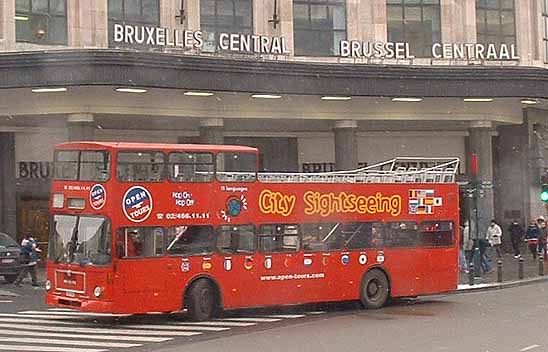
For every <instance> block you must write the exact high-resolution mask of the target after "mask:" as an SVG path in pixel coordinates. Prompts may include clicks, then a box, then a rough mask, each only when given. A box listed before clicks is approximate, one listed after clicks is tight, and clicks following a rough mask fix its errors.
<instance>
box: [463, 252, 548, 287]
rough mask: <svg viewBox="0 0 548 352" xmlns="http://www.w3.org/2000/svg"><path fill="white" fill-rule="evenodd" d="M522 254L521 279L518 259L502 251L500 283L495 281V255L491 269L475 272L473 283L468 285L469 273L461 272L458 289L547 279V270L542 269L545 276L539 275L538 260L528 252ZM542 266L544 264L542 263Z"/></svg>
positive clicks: (496, 277) (496, 276)
mask: <svg viewBox="0 0 548 352" xmlns="http://www.w3.org/2000/svg"><path fill="white" fill-rule="evenodd" d="M522 256H523V259H524V260H523V280H519V275H518V270H519V259H515V258H514V256H513V255H512V254H509V253H504V254H503V255H502V258H501V260H502V284H503V285H500V283H498V282H497V279H498V275H497V258H496V255H495V256H494V258H493V259H492V267H493V269H494V270H493V271H492V272H491V273H489V274H482V275H479V274H476V275H475V276H476V277H475V278H474V285H472V286H470V285H469V274H467V273H463V272H461V274H460V280H459V284H460V285H459V290H461V289H469V288H475V289H479V288H488V287H502V286H507V285H508V284H510V285H518V284H519V283H520V282H522V281H523V283H524V284H525V283H531V282H536V281H538V280H543V279H548V273H547V270H546V269H544V272H545V274H546V275H545V276H540V275H539V261H538V257H537V259H535V260H533V256H532V255H531V254H530V253H525V252H522ZM544 268H546V265H545V263H544Z"/></svg>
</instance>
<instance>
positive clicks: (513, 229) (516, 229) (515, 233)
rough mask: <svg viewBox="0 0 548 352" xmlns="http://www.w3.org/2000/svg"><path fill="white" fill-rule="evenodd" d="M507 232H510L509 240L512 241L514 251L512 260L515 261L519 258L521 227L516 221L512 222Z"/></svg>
mask: <svg viewBox="0 0 548 352" xmlns="http://www.w3.org/2000/svg"><path fill="white" fill-rule="evenodd" d="M508 232H510V240H511V241H512V249H513V250H514V258H516V259H517V258H519V257H521V252H520V250H519V246H520V243H521V239H522V237H523V233H524V231H523V227H522V226H521V224H520V223H519V222H518V220H514V221H512V223H511V224H510V227H508Z"/></svg>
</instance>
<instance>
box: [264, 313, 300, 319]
mask: <svg viewBox="0 0 548 352" xmlns="http://www.w3.org/2000/svg"><path fill="white" fill-rule="evenodd" d="M304 316H305V315H304V314H280V315H266V316H265V317H266V318H280V319H296V318H302V317H304Z"/></svg>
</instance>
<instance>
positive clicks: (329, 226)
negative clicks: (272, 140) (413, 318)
mask: <svg viewBox="0 0 548 352" xmlns="http://www.w3.org/2000/svg"><path fill="white" fill-rule="evenodd" d="M257 160H258V151H257V149H255V148H250V147H241V146H224V145H220V146H214V145H175V144H137V143H95V142H74V143H64V144H60V145H58V146H57V147H56V150H55V168H54V169H55V175H54V180H53V185H52V194H51V214H52V226H51V236H50V240H49V253H48V262H47V282H46V289H47V298H46V300H47V303H48V304H50V305H54V306H58V307H69V308H75V309H80V310H83V311H93V312H110V313H145V312H173V311H180V310H183V309H188V313H189V314H190V315H191V316H192V318H194V319H196V320H204V319H208V318H210V317H213V316H215V315H217V314H219V313H220V311H221V310H222V309H232V308H240V307H257V306H268V305H286V304H300V303H311V302H326V301H342V300H358V299H359V300H361V302H362V303H363V305H364V306H365V307H368V308H378V307H381V306H383V305H384V304H385V303H386V302H387V300H388V299H389V298H390V297H405V296H419V295H425V294H433V293H439V292H447V291H452V290H454V289H456V287H457V283H458V257H459V255H458V250H459V248H458V243H457V242H458V241H457V237H458V228H459V189H458V186H457V184H456V183H455V179H454V178H455V174H456V172H457V169H458V159H434V158H431V159H416V158H398V159H393V160H390V161H388V162H384V163H380V164H377V165H373V166H370V167H366V168H363V169H359V170H354V171H348V172H331V173H321V174H306V173H258V172H257V165H258V162H257Z"/></svg>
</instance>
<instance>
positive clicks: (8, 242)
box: [0, 233, 19, 248]
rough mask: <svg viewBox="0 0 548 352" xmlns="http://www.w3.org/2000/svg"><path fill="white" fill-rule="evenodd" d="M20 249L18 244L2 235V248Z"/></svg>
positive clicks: (0, 240)
mask: <svg viewBox="0 0 548 352" xmlns="http://www.w3.org/2000/svg"><path fill="white" fill-rule="evenodd" d="M9 247H19V245H18V244H17V242H15V240H14V239H13V238H11V237H10V236H8V235H6V234H5V233H0V248H9Z"/></svg>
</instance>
